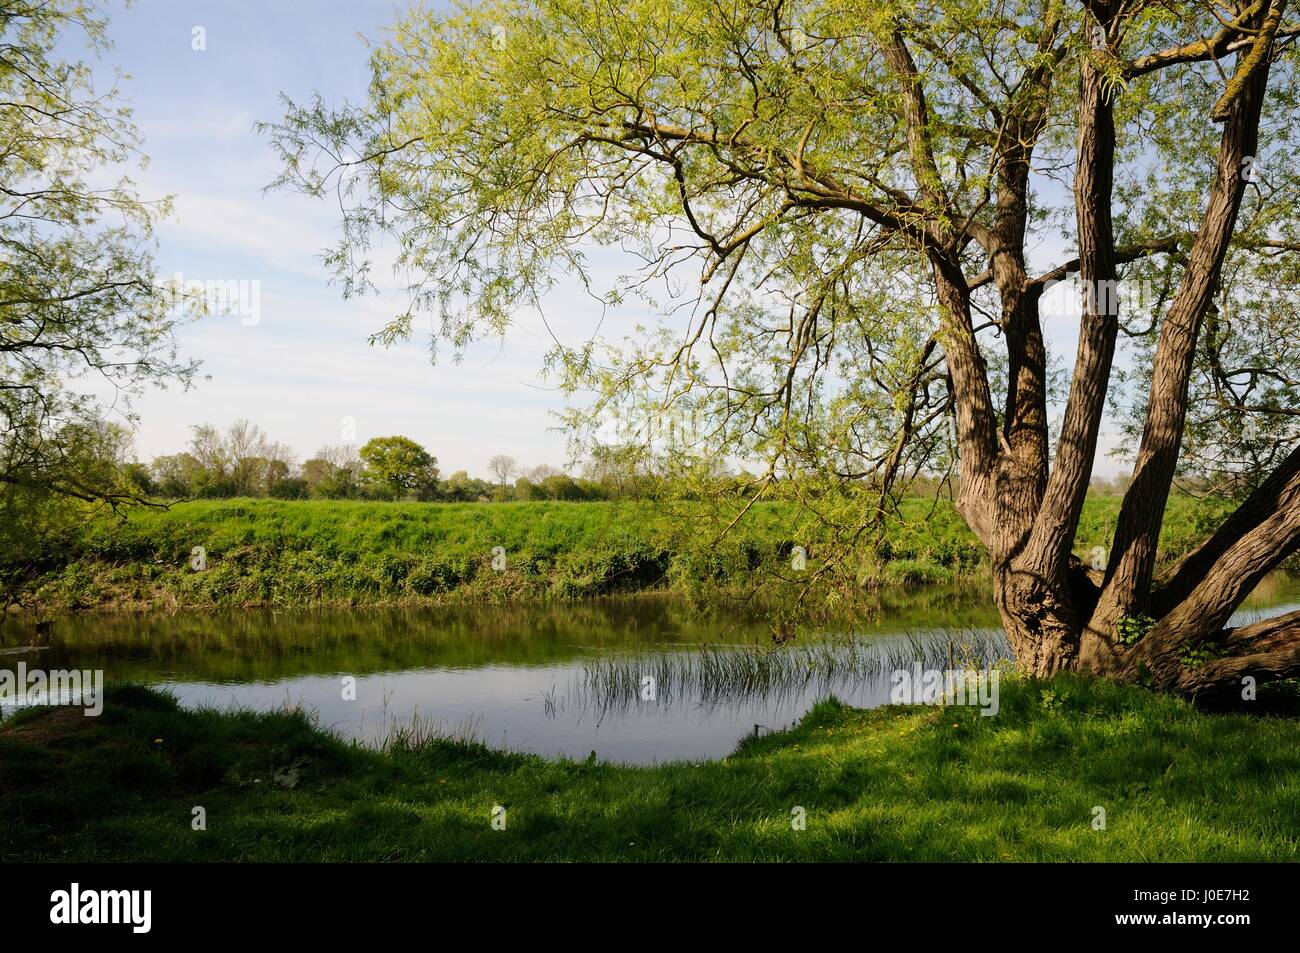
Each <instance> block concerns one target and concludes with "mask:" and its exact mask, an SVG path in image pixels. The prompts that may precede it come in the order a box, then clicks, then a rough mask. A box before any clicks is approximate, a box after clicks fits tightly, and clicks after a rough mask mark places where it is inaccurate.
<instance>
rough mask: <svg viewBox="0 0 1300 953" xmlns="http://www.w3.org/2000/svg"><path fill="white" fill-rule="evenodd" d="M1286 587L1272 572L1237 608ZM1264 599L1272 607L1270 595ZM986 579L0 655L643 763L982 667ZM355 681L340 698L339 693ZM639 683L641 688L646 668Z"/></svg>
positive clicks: (403, 618)
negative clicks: (794, 631) (839, 600)
mask: <svg viewBox="0 0 1300 953" xmlns="http://www.w3.org/2000/svg"><path fill="white" fill-rule="evenodd" d="M1297 602H1300V584H1297V581H1296V580H1293V579H1283V578H1280V577H1279V578H1274V579H1272V580H1270V581H1269V582H1268V584H1267V586H1266V587H1262V588H1261V590H1260V592H1258V593H1256V595H1255V597H1253V598H1252V600H1251V602H1250V603H1248V605H1247V606H1245V607H1243V609H1244V611H1245V612H1249V613H1254V614H1257V613H1259V612H1264V611H1270V607H1276V606H1280V605H1285V604H1289V603H1297ZM1273 611H1276V610H1273ZM997 624H998V620H997V616H996V614H995V613H994V612H993V611H992V609H991V608H990V602H989V597H988V593H987V591H986V590H982V589H980V588H978V587H976V588H961V589H946V590H938V589H933V590H928V591H926V592H923V593H919V594H907V593H901V592H894V593H883V594H881V595H879V596H878V604H877V605H876V607H875V611H874V612H873V613H872V615H871V617H870V621H869V622H868V623H867V624H859V625H856V626H854V627H852V628H850V627H847V626H844V625H834V626H823V627H820V628H818V627H812V628H810V629H809V631H805V632H801V633H800V635H799V638H798V639H797V640H796V642H795V643H794V644H793V645H791V646H787V647H785V648H784V649H781V650H773V649H772V648H771V645H772V640H771V631H770V629H769V627H768V625H767V622H766V621H765V617H764V615H763V614H762V613H761V612H758V611H754V610H752V609H745V608H743V607H732V608H730V609H728V610H727V611H726V612H713V613H701V612H700V611H698V610H695V609H692V608H691V607H689V606H686V605H684V604H683V603H681V602H679V601H675V600H671V599H665V598H646V599H635V600H611V601H592V602H586V603H580V604H561V605H551V606H533V607H500V606H476V607H462V608H456V609H441V610H384V611H347V612H345V611H330V612H321V611H312V612H304V611H295V612H274V611H269V612H268V611H245V612H236V613H222V614H205V613H178V614H175V615H161V614H151V615H134V616H83V617H78V618H70V619H62V620H58V621H56V622H55V624H54V625H53V627H52V630H51V631H50V632H49V633H48V645H44V646H41V647H37V648H30V649H28V648H23V646H25V645H26V644H27V643H28V642H33V641H35V642H41V641H44V640H45V638H46V637H45V636H44V635H41V634H37V633H36V632H35V631H34V630H33V629H32V628H31V627H25V626H17V625H14V624H13V623H10V624H9V625H8V626H6V627H5V630H4V632H3V634H2V635H0V668H3V667H8V668H10V669H13V668H15V666H16V664H17V662H18V661H20V660H22V661H25V662H26V664H27V665H28V666H29V667H31V666H36V665H39V666H41V667H43V668H46V669H62V668H66V669H71V668H78V669H103V670H104V671H105V672H106V674H107V676H108V678H109V679H110V680H133V681H138V682H145V683H149V684H154V685H160V686H163V687H166V688H168V689H170V690H171V691H173V692H175V693H176V695H177V696H178V697H179V698H180V699H181V701H182V702H183V703H184V704H186V705H191V706H198V705H211V706H216V707H225V706H230V705H241V706H251V707H255V708H271V707H275V706H279V705H284V704H291V705H303V706H305V707H307V708H309V709H311V710H314V711H315V712H316V713H317V714H318V717H319V719H320V722H321V724H322V725H323V726H326V727H329V728H332V729H334V730H335V731H337V732H339V733H340V734H341V735H343V736H344V737H348V738H355V739H358V740H361V741H363V742H366V743H370V744H378V743H382V741H383V740H384V739H385V738H386V737H388V736H389V735H390V733H391V732H393V730H394V729H395V728H396V727H401V726H406V727H410V726H411V725H413V724H414V725H418V726H420V730H429V729H430V728H435V729H436V730H439V731H441V732H444V733H447V734H452V735H458V736H467V735H469V736H474V737H478V738H480V739H482V740H484V741H486V742H488V743H490V744H493V745H501V746H505V747H509V748H514V749H518V750H527V751H533V752H536V753H539V754H544V755H564V756H568V757H572V758H584V757H586V756H587V755H588V754H589V753H591V752H593V751H594V752H595V753H596V754H597V755H598V756H599V757H601V758H605V759H609V760H617V761H624V762H636V763H649V762H653V761H663V760H671V759H698V758H716V757H722V756H725V755H726V754H728V753H729V752H730V751H731V750H733V749H734V747H735V745H736V744H737V742H738V741H739V740H740V739H741V738H743V737H745V736H746V735H749V734H752V733H754V732H755V730H759V731H762V730H764V729H775V728H780V727H784V726H786V725H788V724H790V723H792V722H794V721H796V720H798V719H799V718H800V717H801V716H802V715H803V713H804V712H806V711H807V709H808V708H809V707H810V706H811V705H812V704H813V703H815V702H816V701H817V700H818V699H820V698H824V697H826V696H827V695H829V694H834V695H836V696H837V697H839V698H841V699H842V700H844V701H846V702H848V703H850V704H853V705H859V706H871V705H877V704H881V703H883V702H884V701H886V700H887V698H888V691H889V681H888V672H889V671H890V670H892V669H893V668H895V667H899V666H905V665H907V664H909V662H910V661H912V660H920V659H922V658H924V660H925V663H926V665H927V667H941V668H942V667H948V663H949V660H951V661H952V662H953V663H954V664H956V665H957V666H958V667H961V666H962V665H963V664H965V663H969V664H975V665H987V664H989V663H991V662H992V661H993V660H995V659H997V658H998V657H1000V656H1002V655H1003V654H1005V643H1004V641H1003V640H1002V638H1001V636H1000V633H998V632H997V628H996V627H997ZM344 678H352V679H355V700H350V699H348V698H345V697H344V694H345V692H344V684H343V680H344ZM646 678H650V679H652V680H653V681H652V683H651V684H653V686H654V691H653V692H651V693H650V696H651V697H646V693H645V691H644V689H645V685H646V683H645V681H644V680H645V679H646Z"/></svg>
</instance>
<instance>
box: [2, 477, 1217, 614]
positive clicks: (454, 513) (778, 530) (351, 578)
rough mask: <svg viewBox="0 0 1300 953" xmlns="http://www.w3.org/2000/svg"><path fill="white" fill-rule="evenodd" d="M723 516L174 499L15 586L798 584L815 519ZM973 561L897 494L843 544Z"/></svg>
mask: <svg viewBox="0 0 1300 953" xmlns="http://www.w3.org/2000/svg"><path fill="white" fill-rule="evenodd" d="M1118 506H1119V500H1118V499H1117V498H1113V497H1109V498H1108V497H1102V498H1097V499H1092V500H1089V501H1088V505H1087V508H1086V510H1085V513H1084V517H1083V521H1082V525H1081V530H1080V538H1079V549H1080V551H1081V552H1086V551H1087V550H1088V549H1089V548H1091V547H1093V546H1096V545H1102V546H1104V545H1106V544H1107V542H1108V541H1109V538H1110V533H1111V527H1112V526H1113V524H1114V519H1115V514H1116V513H1117V511H1118ZM1218 512H1220V508H1219V507H1217V506H1214V505H1210V504H1205V503H1200V502H1197V501H1195V500H1192V499H1191V498H1188V497H1175V498H1174V500H1173V501H1172V502H1171V507H1170V511H1169V515H1168V518H1167V520H1166V526H1165V536H1164V553H1165V555H1166V556H1176V555H1178V554H1180V553H1182V552H1184V551H1186V549H1187V548H1188V547H1190V546H1191V545H1193V544H1194V543H1195V542H1197V541H1198V540H1199V539H1200V538H1201V537H1202V536H1203V535H1204V534H1205V533H1206V531H1207V530H1208V528H1209V527H1210V526H1211V525H1213V519H1214V517H1215V516H1216V515H1217V514H1218ZM730 521H731V514H730V513H725V512H719V511H718V510H717V508H716V507H711V506H706V505H703V504H695V503H649V502H627V503H553V502H547V503H504V504H474V503H467V504H455V503H451V504H444V503H358V502H342V501H301V502H300V501H277V500H230V501H204V502H193V503H181V504H176V505H175V506H173V507H171V508H170V509H168V510H138V511H134V512H132V514H131V515H130V518H129V519H128V520H126V522H119V521H116V520H99V521H94V522H90V523H88V524H87V525H86V526H85V527H83V528H81V529H80V530H78V531H77V533H76V534H75V535H74V536H73V537H72V538H70V539H69V540H67V541H66V543H65V544H64V545H63V546H62V547H60V548H58V549H56V550H51V552H50V553H49V555H48V557H47V559H46V561H45V563H43V564H42V565H40V566H37V567H25V572H24V575H25V576H26V578H25V580H24V582H23V584H22V586H21V589H20V593H19V595H20V597H21V601H22V602H23V603H24V604H25V605H27V606H28V607H29V608H34V609H36V610H38V611H45V612H66V611H80V610H86V609H94V608H175V607H193V608H215V607H239V606H279V607H296V606H323V605H351V606H377V605H403V604H406V605H414V604H424V603H437V602H448V601H493V602H506V601H525V600H539V599H547V598H560V599H569V598H584V597H591V596H598V595H607V594H611V593H618V592H627V591H643V590H647V589H655V588H662V589H671V590H674V591H678V592H685V591H691V590H700V591H702V590H706V589H710V590H712V589H727V588H731V589H736V590H740V589H744V588H746V587H753V586H756V585H759V584H763V585H767V586H769V587H770V586H779V584H780V581H781V579H782V578H783V577H784V578H787V579H799V578H800V577H799V576H798V574H797V573H796V572H795V571H794V570H793V569H792V567H791V548H792V547H793V546H796V545H800V546H803V547H805V549H806V550H807V552H808V568H809V569H813V568H816V566H817V565H819V557H821V556H822V555H823V554H824V553H827V552H829V551H831V549H833V548H834V547H833V546H832V545H831V544H830V543H829V542H828V537H827V532H826V530H825V529H824V528H823V527H820V526H818V524H817V521H816V519H815V517H813V515H812V514H810V513H806V512H801V511H800V510H799V509H797V508H796V506H795V505H793V504H783V503H772V504H759V505H757V506H755V507H753V508H752V509H751V510H750V511H749V513H748V514H747V515H746V517H745V518H744V519H743V520H741V521H740V522H739V523H738V524H737V525H736V526H735V527H734V529H732V530H731V532H729V533H728V534H727V535H725V536H724V537H723V538H721V539H720V540H719V539H718V536H719V534H720V533H721V531H722V529H723V527H724V526H725V525H726V524H727V523H729V522H730ZM196 547H200V548H201V549H202V552H203V554H204V557H205V560H206V563H205V566H206V568H204V569H202V570H201V571H196V570H195V569H194V568H192V563H193V559H194V556H193V554H194V553H195V552H196ZM498 547H499V548H498ZM494 554H495V555H497V556H498V557H499V560H498V564H497V567H494V565H493V558H494ZM984 558H985V557H984V553H983V550H982V548H981V547H980V546H979V544H978V542H977V541H976V540H975V538H974V536H973V535H972V534H971V533H970V531H969V530H968V529H967V528H966V526H965V524H964V523H963V522H962V521H961V519H960V518H959V517H958V516H957V514H956V512H955V511H954V510H953V508H952V506H951V505H950V504H948V503H946V502H942V501H940V502H937V503H936V502H934V501H931V500H923V499H912V500H906V501H904V506H903V507H902V510H901V512H900V513H899V514H898V516H897V518H896V519H894V520H893V521H892V523H891V525H890V527H889V532H888V535H887V538H886V539H885V540H884V542H883V545H882V546H880V547H879V548H878V549H876V550H872V551H870V552H863V553H861V554H858V556H857V557H855V562H854V564H853V572H854V574H855V576H856V578H858V579H860V580H861V581H862V582H863V583H865V584H867V585H903V586H908V587H918V586H923V585H928V584H942V583H947V582H951V581H953V580H954V579H957V578H959V577H961V576H963V575H969V574H971V573H974V572H976V571H978V570H979V569H980V568H981V567H982V566H983V562H984ZM500 559H503V560H504V568H499V567H500V565H501V562H500ZM11 568H12V567H11ZM31 570H34V571H31Z"/></svg>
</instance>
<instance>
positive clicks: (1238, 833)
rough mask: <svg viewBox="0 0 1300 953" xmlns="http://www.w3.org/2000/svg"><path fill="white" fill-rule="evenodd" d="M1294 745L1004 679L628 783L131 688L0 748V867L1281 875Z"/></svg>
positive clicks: (602, 769) (1071, 687)
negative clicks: (436, 866) (1100, 821)
mask: <svg viewBox="0 0 1300 953" xmlns="http://www.w3.org/2000/svg"><path fill="white" fill-rule="evenodd" d="M1298 742H1300V724H1298V723H1297V722H1296V721H1295V720H1293V719H1292V720H1287V719H1280V718H1260V717H1248V716H1240V715H1236V716H1224V715H1207V714H1202V713H1198V712H1197V711H1195V710H1194V709H1192V708H1191V707H1190V706H1188V705H1187V704H1185V703H1183V702H1180V701H1177V700H1174V699H1171V698H1165V697H1159V696H1155V695H1151V694H1148V693H1146V692H1144V691H1142V690H1141V689H1136V688H1127V687H1120V686H1115V685H1110V684H1106V683H1103V682H1093V681H1087V680H1083V679H1079V678H1077V677H1061V678H1057V679H1055V680H1054V681H1051V682H1047V683H1036V682H1025V681H1020V680H1017V679H1006V680H1004V681H1003V683H1002V693H1001V707H1000V711H999V714H998V715H997V716H996V717H991V718H986V717H981V716H980V715H979V714H978V713H977V709H974V708H948V709H936V708H901V707H893V708H884V709H879V710H876V711H859V710H853V709H848V708H845V707H843V706H840V705H838V704H837V703H834V702H825V703H822V704H821V705H819V706H818V707H817V708H815V709H814V710H813V711H812V712H811V713H810V714H809V715H808V716H807V717H806V718H804V720H803V721H802V722H801V724H800V725H799V726H798V727H797V728H795V729H793V730H791V731H788V732H783V733H779V734H774V735H769V736H765V737H762V738H760V739H757V740H753V741H750V742H747V743H746V744H744V745H742V746H741V748H740V749H739V750H738V751H737V752H736V753H735V754H734V755H732V756H731V757H728V758H726V759H724V760H722V761H718V762H707V763H701V764H670V765H664V766H658V767H621V766H616V765H609V764H604V763H599V762H583V763H575V762H556V761H547V760H543V759H540V758H536V757H531V756H524V755H517V754H507V753H502V752H497V751H492V750H489V749H487V748H484V747H481V746H477V745H469V744H465V743H462V742H450V741H446V740H436V739H435V740H421V741H416V742H411V741H410V740H409V739H408V741H407V743H402V744H396V745H394V746H391V747H390V749H389V750H386V751H382V752H381V751H373V750H368V749H363V748H358V747H354V746H351V745H347V744H344V743H342V742H341V741H339V740H337V739H336V738H334V737H332V736H330V735H327V734H324V733H321V732H319V731H317V730H316V729H315V728H313V726H312V724H311V722H310V720H309V719H308V718H307V717H305V716H304V715H303V714H302V713H299V712H277V713H272V714H262V715H254V714H249V713H226V714H218V713H214V712H187V711H183V710H180V709H178V708H177V707H176V705H175V704H174V702H173V701H172V700H171V699H169V698H167V697H166V696H161V695H158V694H156V693H154V692H152V691H149V690H147V689H143V688H138V687H130V686H123V687H120V688H118V689H116V690H115V691H113V692H112V694H110V696H109V698H108V702H107V705H106V709H105V711H104V714H103V715H102V716H101V717H99V718H98V719H94V718H86V717H84V716H82V715H81V714H80V712H79V711H78V710H73V709H44V710H38V711H30V712H25V713H24V714H22V715H20V716H18V717H17V718H15V719H11V721H10V722H8V723H6V724H5V725H4V726H2V727H0V859H5V860H24V859H27V860H124V859H128V858H129V859H132V860H157V861H177V860H206V861H233V860H243V861H248V860H254V861H278V860H345V861H357V860H412V861H413V860H561V859H562V860H612V859H628V860H652V861H667V860H972V861H974V860H980V861H998V860H1049V861H1185V860H1273V861H1295V860H1298V859H1300V744H1298ZM497 805H501V806H504V807H505V809H506V829H505V830H504V831H501V830H493V828H492V826H491V815H492V812H493V809H494V807H496V806H497ZM196 806H201V807H203V808H204V809H205V811H206V819H207V829H206V830H203V831H196V830H193V829H192V824H191V819H192V817H193V808H194V807H196ZM799 807H801V808H803V809H804V810H805V811H806V819H807V823H806V829H805V830H795V829H793V827H792V823H791V821H792V816H793V815H792V813H791V812H792V811H793V810H794V809H795V808H799ZM1098 807H1100V808H1103V809H1104V810H1105V820H1106V825H1105V830H1096V829H1094V823H1093V822H1094V818H1095V817H1097V816H1098V815H1097V813H1096V808H1098Z"/></svg>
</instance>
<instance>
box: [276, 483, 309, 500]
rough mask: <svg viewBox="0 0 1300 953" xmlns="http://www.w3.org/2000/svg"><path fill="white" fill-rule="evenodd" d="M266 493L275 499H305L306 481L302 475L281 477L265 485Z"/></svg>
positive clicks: (306, 495) (306, 494)
mask: <svg viewBox="0 0 1300 953" xmlns="http://www.w3.org/2000/svg"><path fill="white" fill-rule="evenodd" d="M266 495H267V496H269V497H272V498H274V499H277V500H305V499H307V497H308V493H307V481H306V480H304V479H303V478H302V477H283V478H281V479H277V480H275V481H273V482H271V483H270V484H269V485H268V486H267V492H266Z"/></svg>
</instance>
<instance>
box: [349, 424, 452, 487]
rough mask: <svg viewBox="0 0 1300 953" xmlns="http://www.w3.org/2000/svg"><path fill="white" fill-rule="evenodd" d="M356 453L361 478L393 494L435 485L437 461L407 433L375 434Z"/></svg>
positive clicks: (436, 480) (436, 481)
mask: <svg viewBox="0 0 1300 953" xmlns="http://www.w3.org/2000/svg"><path fill="white" fill-rule="evenodd" d="M358 454H359V456H360V457H361V462H362V463H364V464H365V467H366V469H365V471H364V476H365V478H366V479H367V480H370V481H372V482H374V483H377V484H379V485H380V486H383V487H386V488H387V489H388V490H389V491H390V492H391V493H392V494H393V495H394V496H400V495H402V494H404V493H408V492H413V493H416V494H417V495H419V494H421V493H424V494H431V493H432V492H433V491H434V490H435V489H436V487H437V483H438V461H437V460H436V459H435V458H434V457H433V456H432V455H431V454H430V453H429V452H428V451H427V450H425V449H424V447H422V446H420V445H419V444H418V443H416V442H415V441H414V440H412V439H411V438H410V437H398V436H394V437H375V438H374V439H372V440H369V441H367V442H366V444H365V446H363V447H362V448H361V449H360V451H358Z"/></svg>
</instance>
